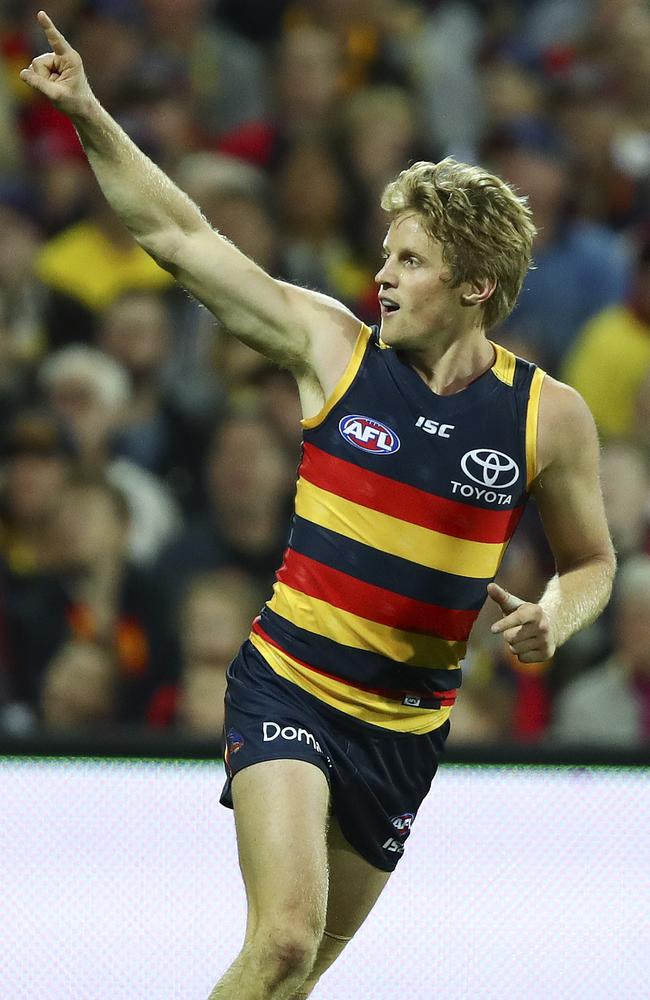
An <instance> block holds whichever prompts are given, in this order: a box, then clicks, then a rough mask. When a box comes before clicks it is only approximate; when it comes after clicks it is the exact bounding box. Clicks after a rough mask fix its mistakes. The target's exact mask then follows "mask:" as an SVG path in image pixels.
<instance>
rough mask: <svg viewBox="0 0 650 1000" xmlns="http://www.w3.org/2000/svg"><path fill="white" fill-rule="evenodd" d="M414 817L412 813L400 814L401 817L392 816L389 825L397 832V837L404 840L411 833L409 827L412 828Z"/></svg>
mask: <svg viewBox="0 0 650 1000" xmlns="http://www.w3.org/2000/svg"><path fill="white" fill-rule="evenodd" d="M414 819H415V816H414V815H413V813H402V815H401V816H393V818H392V819H391V823H392V824H393V826H394V827H395V829H396V830H397V834H398V836H399V837H403V838H404V839H406V838H407V837H408V835H409V833H410V832H411V827H412V826H413V820H414Z"/></svg>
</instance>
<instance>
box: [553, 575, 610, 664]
mask: <svg viewBox="0 0 650 1000" xmlns="http://www.w3.org/2000/svg"><path fill="white" fill-rule="evenodd" d="M615 568H616V562H615V559H614V557H613V556H612V557H611V559H608V558H606V557H604V556H599V557H598V558H594V559H590V560H588V561H587V562H584V563H582V564H581V565H580V566H577V567H575V568H574V569H571V570H567V571H566V572H564V573H557V574H556V575H555V576H554V577H552V578H551V579H550V580H549V582H548V585H547V587H546V590H545V591H544V594H543V596H542V598H541V599H540V601H539V604H540V607H541V608H542V609H543V610H544V611H545V612H546V614H547V616H548V619H549V622H550V625H551V630H552V633H553V637H554V639H555V644H556V645H557V646H561V645H562V643H564V642H566V640H567V639H569V638H570V636H572V635H573V634H574V632H577V631H578V630H579V629H581V628H584V627H585V626H586V625H590V624H591V622H593V621H594V620H595V619H596V618H597V617H598V615H599V614H600V613H601V611H602V610H603V609H604V607H605V605H606V604H607V602H608V600H609V597H610V594H611V592H612V582H613V579H614V572H615Z"/></svg>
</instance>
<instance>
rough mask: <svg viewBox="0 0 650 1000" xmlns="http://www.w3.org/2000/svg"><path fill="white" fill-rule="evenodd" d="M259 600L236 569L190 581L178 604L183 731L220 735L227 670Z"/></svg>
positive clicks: (179, 722) (180, 720)
mask: <svg viewBox="0 0 650 1000" xmlns="http://www.w3.org/2000/svg"><path fill="white" fill-rule="evenodd" d="M261 603H262V597H261V596H260V593H259V592H258V591H257V589H256V588H255V587H254V586H253V584H252V583H251V581H250V580H249V579H247V577H246V576H245V575H244V574H242V573H241V572H238V571H236V570H231V569H224V570H220V571H217V572H215V573H206V574H200V575H198V576H196V577H194V578H193V579H192V581H191V582H190V585H189V587H188V590H187V593H186V594H185V597H184V599H183V601H182V604H181V608H180V640H181V648H182V655H183V668H182V674H181V680H180V685H179V691H178V696H177V709H176V721H177V725H178V726H179V727H180V728H181V729H182V730H183V731H184V732H187V733H192V734H193V735H201V736H214V737H218V738H221V730H222V728H223V699H224V695H225V690H226V671H227V669H228V667H229V665H230V662H231V660H232V659H233V657H234V655H235V653H236V652H237V650H238V649H239V646H240V645H241V642H242V639H243V638H244V637H245V636H246V634H247V633H248V631H249V630H250V626H251V622H252V620H253V617H254V615H255V614H257V612H258V611H259V608H260V606H261Z"/></svg>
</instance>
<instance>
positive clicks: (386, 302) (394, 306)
mask: <svg viewBox="0 0 650 1000" xmlns="http://www.w3.org/2000/svg"><path fill="white" fill-rule="evenodd" d="M379 305H380V308H381V315H382V317H384V318H385V317H386V316H393V315H394V314H395V313H396V312H398V311H399V303H398V302H395V300H394V299H390V298H388V296H387V295H380V296H379Z"/></svg>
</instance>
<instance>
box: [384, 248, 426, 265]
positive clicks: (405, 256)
mask: <svg viewBox="0 0 650 1000" xmlns="http://www.w3.org/2000/svg"><path fill="white" fill-rule="evenodd" d="M389 256H390V254H388V253H387V252H386V251H385V250H384V251H383V252H382V255H381V259H382V262H383V263H386V261H387V260H388V258H389ZM399 262H400V264H403V265H404V266H405V267H418V266H419V265H420V264H421V263H422V261H421V260H420V258H419V257H416V256H415V255H414V254H411V253H402V254H400V256H399Z"/></svg>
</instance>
